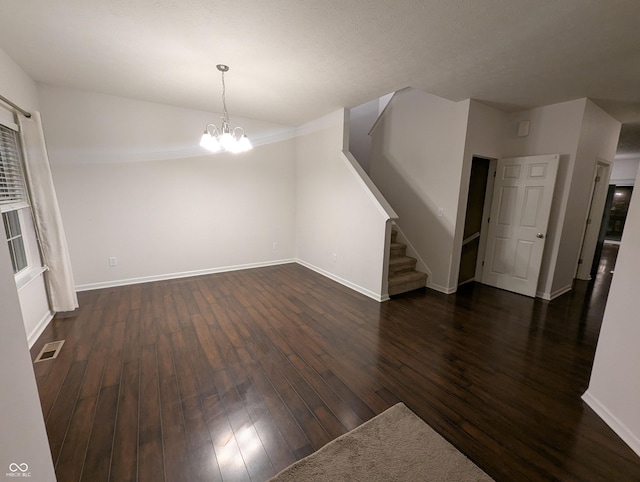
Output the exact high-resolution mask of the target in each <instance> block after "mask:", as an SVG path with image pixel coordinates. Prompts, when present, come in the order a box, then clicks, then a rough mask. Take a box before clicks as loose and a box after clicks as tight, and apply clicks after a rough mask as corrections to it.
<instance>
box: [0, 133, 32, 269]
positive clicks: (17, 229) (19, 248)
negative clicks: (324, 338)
mask: <svg viewBox="0 0 640 482" xmlns="http://www.w3.org/2000/svg"><path fill="white" fill-rule="evenodd" d="M28 206H29V204H28V203H27V190H26V187H25V182H24V174H23V171H22V162H21V159H20V150H19V146H18V136H17V132H16V131H15V130H13V129H11V128H9V127H6V126H4V125H1V124H0V211H1V212H2V224H4V232H5V235H6V237H7V242H8V243H9V253H10V255H11V263H12V264H13V272H14V273H16V274H17V273H19V272H21V271H23V270H24V269H25V268H26V267H27V266H28V265H29V260H28V257H27V250H26V248H25V241H24V237H23V235H22V233H23V229H22V223H21V221H22V220H21V213H20V210H21V209H24V208H27V207H28Z"/></svg>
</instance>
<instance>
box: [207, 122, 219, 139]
mask: <svg viewBox="0 0 640 482" xmlns="http://www.w3.org/2000/svg"><path fill="white" fill-rule="evenodd" d="M210 127H211V129H209V128H210ZM204 130H205V132H206V133H207V134H209V135H210V136H216V137H217V136H219V135H220V129H218V127H217V126H216V125H215V124H207V127H205V129H204Z"/></svg>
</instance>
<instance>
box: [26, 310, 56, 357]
mask: <svg viewBox="0 0 640 482" xmlns="http://www.w3.org/2000/svg"><path fill="white" fill-rule="evenodd" d="M53 316H54V313H52V312H51V311H49V312H47V313H45V314H44V316H43V317H42V319H41V320H40V321H39V322H38V324H37V325H36V327H35V328H34V329H33V330H31V333H29V335H27V341H28V342H29V349H31V348H32V347H33V345H35V343H36V341H38V338H40V335H42V332H43V331H44V329H45V328H46V327H47V326H49V323H51V320H53Z"/></svg>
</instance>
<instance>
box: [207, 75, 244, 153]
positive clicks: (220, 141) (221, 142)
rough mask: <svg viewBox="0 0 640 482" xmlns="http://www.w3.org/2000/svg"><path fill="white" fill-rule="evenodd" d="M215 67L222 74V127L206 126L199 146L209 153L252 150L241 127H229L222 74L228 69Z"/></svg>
mask: <svg viewBox="0 0 640 482" xmlns="http://www.w3.org/2000/svg"><path fill="white" fill-rule="evenodd" d="M216 67H217V68H218V70H219V71H220V72H222V108H223V110H224V113H223V115H222V117H221V119H222V125H221V126H220V128H218V127H217V126H215V125H214V124H208V125H207V127H205V129H204V134H202V138H201V139H200V145H201V146H202V147H204V148H205V149H207V150H209V151H211V152H220V151H226V152H233V153H238V152H244V151H248V150H250V149H253V146H252V145H251V142H250V141H249V138H248V137H247V136H246V134H245V133H244V129H243V128H242V127H234V128H233V129H231V128H230V127H229V113H228V112H227V101H226V99H225V85H224V73H225V72H227V71H228V70H229V67H228V66H227V65H223V64H218V65H216Z"/></svg>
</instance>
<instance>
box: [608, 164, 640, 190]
mask: <svg viewBox="0 0 640 482" xmlns="http://www.w3.org/2000/svg"><path fill="white" fill-rule="evenodd" d="M638 168H640V159H616V160H615V161H614V162H613V169H612V170H611V180H610V182H611V184H615V185H617V186H634V185H635V183H636V173H637V172H638Z"/></svg>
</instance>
